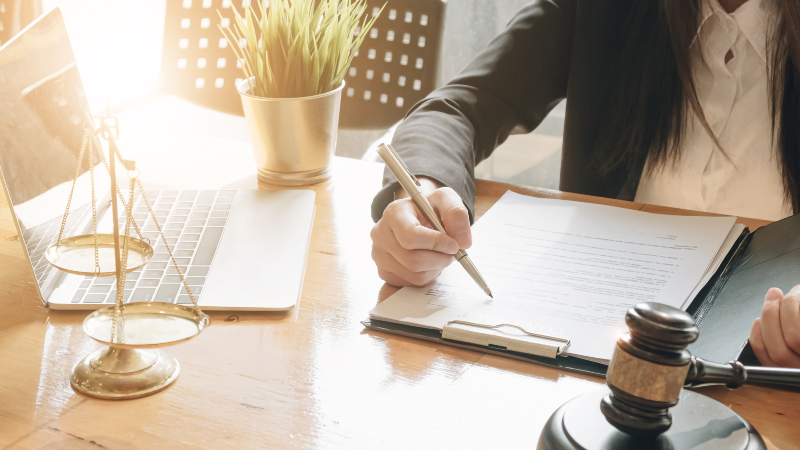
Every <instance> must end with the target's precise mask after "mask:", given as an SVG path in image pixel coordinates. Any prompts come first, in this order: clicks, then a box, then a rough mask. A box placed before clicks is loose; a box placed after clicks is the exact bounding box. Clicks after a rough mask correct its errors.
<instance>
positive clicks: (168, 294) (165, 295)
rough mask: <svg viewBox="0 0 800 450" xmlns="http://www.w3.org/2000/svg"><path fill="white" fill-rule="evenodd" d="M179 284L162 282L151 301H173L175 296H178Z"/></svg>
mask: <svg viewBox="0 0 800 450" xmlns="http://www.w3.org/2000/svg"><path fill="white" fill-rule="evenodd" d="M179 288H180V285H179V284H162V285H161V287H160V288H158V294H156V298H155V300H153V301H156V302H164V303H175V298H176V297H177V296H178V289H179Z"/></svg>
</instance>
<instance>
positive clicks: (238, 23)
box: [220, 0, 377, 186]
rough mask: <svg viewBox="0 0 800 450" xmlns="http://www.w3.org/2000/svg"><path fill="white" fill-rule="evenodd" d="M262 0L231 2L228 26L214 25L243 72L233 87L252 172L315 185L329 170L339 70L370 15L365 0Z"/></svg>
mask: <svg viewBox="0 0 800 450" xmlns="http://www.w3.org/2000/svg"><path fill="white" fill-rule="evenodd" d="M266 3H268V4H269V7H267V5H266ZM266 3H265V2H262V0H258V4H257V5H256V6H255V7H254V6H252V5H249V6H246V7H244V15H242V14H241V13H240V12H239V11H238V10H236V9H235V8H234V23H233V26H232V27H225V28H223V27H222V26H220V30H221V31H222V33H223V35H224V36H225V37H226V38H227V39H228V41H229V43H230V44H231V45H230V47H231V48H232V49H233V51H234V52H235V53H236V57H237V59H238V61H239V62H240V64H241V67H242V70H243V71H244V75H245V77H244V80H242V81H241V82H239V83H238V85H237V86H236V88H237V90H238V91H239V94H240V96H241V98H242V105H243V107H244V115H245V119H246V120H247V127H248V130H249V132H250V138H251V141H252V145H253V152H254V155H255V160H256V165H257V166H258V178H259V179H260V180H262V181H265V182H267V183H272V184H278V185H289V186H297V185H306V184H314V183H318V182H320V181H323V180H326V179H328V178H330V176H331V162H332V160H333V154H334V152H335V150H336V132H337V128H338V123H339V104H340V101H341V95H342V89H343V88H344V76H345V74H346V72H347V69H348V68H349V67H350V63H351V62H352V60H353V57H354V56H355V54H356V52H357V51H358V48H359V46H360V45H361V43H362V41H363V40H364V37H365V36H366V35H367V34H368V31H369V29H370V28H371V27H372V25H373V24H374V23H375V19H376V18H377V15H376V16H374V17H372V18H369V16H368V15H365V12H366V10H367V7H366V0H271V1H269V2H266Z"/></svg>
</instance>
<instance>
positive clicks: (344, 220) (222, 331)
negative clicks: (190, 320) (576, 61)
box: [0, 159, 800, 449]
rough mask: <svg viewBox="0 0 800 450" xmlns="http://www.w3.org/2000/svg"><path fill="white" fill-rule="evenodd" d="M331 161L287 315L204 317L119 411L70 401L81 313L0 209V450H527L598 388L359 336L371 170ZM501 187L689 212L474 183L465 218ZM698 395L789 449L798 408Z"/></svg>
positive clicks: (734, 394) (182, 177)
mask: <svg viewBox="0 0 800 450" xmlns="http://www.w3.org/2000/svg"><path fill="white" fill-rule="evenodd" d="M336 163H337V167H336V172H335V175H334V177H333V178H332V179H331V180H329V181H327V182H324V183H321V184H319V185H317V186H313V187H312V189H314V190H315V191H316V193H317V200H316V206H317V211H316V217H315V221H314V231H313V235H312V239H311V245H310V252H309V260H308V268H307V272H306V275H305V283H304V285H303V290H302V296H301V301H300V302H299V304H298V305H297V307H296V308H295V309H293V310H292V311H290V312H288V313H243V312H237V313H223V312H212V313H211V314H210V315H211V326H210V327H209V328H208V329H207V330H206V331H204V332H203V334H202V335H200V336H199V337H198V338H196V339H194V340H192V341H190V342H187V343H184V344H181V345H177V346H174V347H171V348H168V349H167V351H168V352H169V353H170V354H172V355H173V356H175V357H176V358H177V359H178V360H179V361H180V364H181V376H180V378H179V379H178V381H177V383H176V384H175V385H173V386H172V387H170V388H169V389H167V390H166V391H164V392H162V393H159V394H156V395H153V396H150V397H146V398H142V399H137V400H130V401H122V402H114V401H102V400H94V399H89V398H85V397H82V396H80V395H78V394H76V393H75V392H73V390H72V389H71V388H70V384H69V373H70V370H71V368H72V366H73V365H74V364H75V363H77V362H78V361H79V360H80V359H81V358H83V357H84V356H85V355H87V354H88V353H89V352H91V351H93V350H94V349H96V348H99V344H97V343H96V342H94V341H92V340H91V339H90V338H89V337H87V336H86V335H85V334H84V333H83V331H82V329H81V323H82V321H83V319H84V318H85V317H86V315H87V314H88V313H87V312H62V311H51V310H48V309H46V308H44V307H43V306H42V304H41V302H40V300H39V298H38V294H37V289H36V287H35V285H34V284H33V280H30V279H28V278H27V276H26V274H27V273H29V272H28V270H29V269H27V268H26V266H25V265H26V264H27V262H26V260H25V259H24V257H23V253H22V248H21V245H20V242H19V240H18V238H17V236H16V231H15V228H14V226H13V223H12V221H11V218H10V214H9V211H8V207H7V205H6V204H2V205H0V448H30V449H62V448H63V449H73V448H74V449H83V448H86V449H90V448H91V449H98V448H105V449H176V448H299V449H329V448H341V449H378V448H380V449H407V448H435V449H450V448H465V449H466V448H469V449H500V448H509V449H511V448H534V447H535V445H536V441H537V440H538V436H539V432H540V430H541V429H542V426H543V425H544V423H545V421H546V420H547V419H548V417H549V416H550V414H551V413H552V412H553V411H555V409H556V408H558V407H559V406H560V405H561V404H563V403H564V402H565V401H567V400H569V399H571V398H573V397H575V396H577V395H580V394H583V393H585V392H589V391H592V390H595V389H597V388H599V387H600V385H601V383H603V379H601V378H596V377H591V376H580V375H576V374H572V373H567V372H560V371H558V370H556V369H552V368H547V367H542V366H537V365H534V364H531V363H526V362H520V361H516V360H511V359H507V358H502V357H496V356H490V355H484V354H481V353H477V352H474V351H469V350H462V349H457V348H452V347H448V346H443V345H437V344H432V343H428V342H423V341H418V340H413V339H407V338H400V337H396V336H392V335H386V334H382V333H379V332H370V331H365V330H364V328H363V327H362V325H361V324H360V321H361V320H363V319H365V318H366V316H367V312H368V311H369V310H370V309H371V308H372V307H373V306H374V305H375V304H376V303H377V302H379V301H381V300H382V299H385V298H386V297H388V296H389V295H391V294H392V293H393V292H395V290H396V289H395V288H392V287H389V286H386V285H384V284H383V282H382V281H381V280H380V279H379V278H378V276H377V273H376V270H375V267H374V264H373V262H372V260H371V259H370V246H371V242H370V239H369V230H370V228H371V227H372V222H371V220H370V218H369V205H370V202H371V200H372V196H373V195H374V193H375V192H376V190H377V189H378V187H379V184H380V175H381V166H379V165H377V164H371V163H366V162H361V161H354V160H344V159H337V161H336ZM144 166H146V164H145V165H144ZM144 170H145V169H143V173H144ZM176 170H179V169H178V168H177V166H176ZM208 170H215V167H214V166H213V165H212V166H211V168H210V169H208ZM216 170H221V169H218V168H217V169H216ZM237 170H238V169H237ZM234 172H235V171H234ZM238 173H239V172H235V173H233V174H232V175H236V176H233V178H235V179H237V180H238V181H235V182H232V183H229V184H227V185H226V186H227V187H235V188H256V187H259V186H258V183H257V182H256V179H255V176H254V175H252V174H251V175H248V176H245V177H243V178H241V179H239V178H238V175H237V174H238ZM215 175H217V178H218V179H225V177H224V176H222V175H220V174H219V173H216V174H215ZM223 175H224V174H223ZM209 176H210V175H209ZM206 179H210V178H204V174H202V173H196V172H192V173H191V174H181V173H180V172H174V171H173V172H172V173H171V174H170V178H168V179H166V180H162V185H161V186H159V187H162V186H167V185H169V184H174V186H175V187H186V186H187V184H192V183H194V185H204V186H206V187H212V186H208V184H205V183H204V180H206ZM213 187H222V186H213ZM260 187H262V188H266V187H267V186H263V185H262V186H260ZM507 189H511V190H514V191H517V192H520V193H523V194H528V195H535V196H541V197H550V198H562V199H566V200H577V201H590V202H595V203H604V204H610V205H614V206H620V207H625V208H633V209H643V210H651V211H653V212H658V213H669V214H682V213H689V212H684V211H679V210H672V209H665V208H656V207H650V206H646V205H641V204H635V203H628V202H620V201H616V200H608V199H601V198H593V197H587V196H581V195H574V194H566V193H560V192H557V191H550V190H541V189H530V188H522V187H517V186H511V185H505V184H502V183H492V182H485V181H479V182H478V197H477V203H476V211H477V212H478V215H480V214H483V213H484V212H485V211H486V210H487V209H488V208H489V207H490V206H491V205H492V204H493V203H494V202H495V201H497V199H498V198H499V197H500V195H502V193H503V192H505V191H506V190H507ZM0 198H2V201H3V202H5V196H4V195H0ZM741 222H743V223H746V224H748V226H750V227H751V228H755V227H757V226H760V225H763V224H764V223H766V222H763V221H754V220H748V219H742V220H741ZM699 392H701V393H703V394H706V395H709V396H711V397H713V398H715V399H717V400H719V401H721V402H722V403H724V404H726V405H728V406H730V407H731V408H733V410H734V411H736V412H737V413H739V414H741V415H742V416H743V417H745V418H746V419H748V420H749V421H750V422H751V423H753V425H755V427H756V428H757V429H758V430H759V431H760V432H761V433H762V435H763V436H764V438H765V440H766V441H767V442H768V444H769V446H770V448H773V449H793V448H798V446H799V445H800V428H799V427H798V426H797V425H798V420H800V394H798V393H790V392H785V391H775V390H769V389H764V388H759V387H752V386H748V387H744V388H742V389H739V390H738V391H728V390H726V389H724V388H706V389H699Z"/></svg>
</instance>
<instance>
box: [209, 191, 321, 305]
mask: <svg viewBox="0 0 800 450" xmlns="http://www.w3.org/2000/svg"><path fill="white" fill-rule="evenodd" d="M315 197H316V193H315V192H314V191H310V190H285V191H270V190H240V191H238V192H237V194H236V197H235V202H234V204H233V207H232V208H231V212H230V215H229V217H228V221H227V224H226V225H225V230H224V232H223V235H222V240H221V241H220V245H219V247H218V248H217V251H216V254H215V255H214V259H213V263H212V266H211V270H210V271H209V274H208V279H207V281H206V283H205V286H204V287H203V292H202V295H201V296H200V306H201V307H202V308H204V309H227V310H237V309H242V310H266V311H276V310H286V309H289V308H291V307H292V306H294V305H295V303H297V300H298V299H299V298H300V289H301V288H302V283H303V275H304V272H305V265H306V261H307V259H308V243H309V238H310V236H311V226H312V223H313V220H314V198H315ZM207 231H208V230H207Z"/></svg>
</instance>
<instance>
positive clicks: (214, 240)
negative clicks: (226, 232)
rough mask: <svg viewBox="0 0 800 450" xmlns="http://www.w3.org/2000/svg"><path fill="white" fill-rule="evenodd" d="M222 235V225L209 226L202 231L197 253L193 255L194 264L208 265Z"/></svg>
mask: <svg viewBox="0 0 800 450" xmlns="http://www.w3.org/2000/svg"><path fill="white" fill-rule="evenodd" d="M221 237H222V227H209V228H206V232H205V233H203V238H202V239H201V240H200V245H199V246H198V247H197V254H196V255H195V257H194V261H193V262H194V264H197V265H201V266H210V265H211V261H212V260H213V259H214V253H216V251H217V245H219V240H220V238H221Z"/></svg>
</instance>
